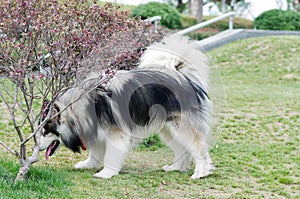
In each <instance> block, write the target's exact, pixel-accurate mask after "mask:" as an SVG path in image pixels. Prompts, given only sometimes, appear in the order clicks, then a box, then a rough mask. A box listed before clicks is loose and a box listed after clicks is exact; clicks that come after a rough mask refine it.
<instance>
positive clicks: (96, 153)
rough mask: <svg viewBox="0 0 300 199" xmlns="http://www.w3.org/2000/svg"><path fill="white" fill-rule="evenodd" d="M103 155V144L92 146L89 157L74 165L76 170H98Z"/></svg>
mask: <svg viewBox="0 0 300 199" xmlns="http://www.w3.org/2000/svg"><path fill="white" fill-rule="evenodd" d="M104 153H105V143H104V142H99V143H98V144H95V145H93V146H92V147H91V148H90V149H89V157H88V158H87V159H86V160H84V161H80V162H78V163H77V164H76V165H75V168H76V169H94V168H99V167H100V164H101V163H102V162H103V159H104Z"/></svg>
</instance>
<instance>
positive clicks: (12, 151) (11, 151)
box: [0, 140, 19, 157]
mask: <svg viewBox="0 0 300 199" xmlns="http://www.w3.org/2000/svg"><path fill="white" fill-rule="evenodd" d="M0 145H2V146H3V147H4V148H5V149H6V150H7V151H9V152H10V153H12V154H13V155H15V156H17V157H18V156H19V153H18V152H17V151H14V150H12V149H11V148H10V147H9V146H7V145H6V144H4V142H2V141H1V140H0Z"/></svg>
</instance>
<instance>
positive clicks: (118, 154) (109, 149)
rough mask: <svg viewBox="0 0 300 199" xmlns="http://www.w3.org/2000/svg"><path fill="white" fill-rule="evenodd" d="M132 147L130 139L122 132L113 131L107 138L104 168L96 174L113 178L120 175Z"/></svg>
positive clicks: (96, 175)
mask: <svg viewBox="0 0 300 199" xmlns="http://www.w3.org/2000/svg"><path fill="white" fill-rule="evenodd" d="M129 148H130V139H129V138H128V137H127V136H125V135H123V134H122V132H117V133H115V132H114V133H113V134H112V135H110V136H109V137H108V139H107V140H106V150H105V156H104V168H103V169H102V170H101V171H100V172H99V173H96V174H95V177H97V178H111V177H112V176H115V175H118V174H119V171H120V170H121V167H122V165H123V162H124V160H125V158H126V156H127V153H128V150H129Z"/></svg>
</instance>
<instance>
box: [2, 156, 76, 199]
mask: <svg viewBox="0 0 300 199" xmlns="http://www.w3.org/2000/svg"><path fill="white" fill-rule="evenodd" d="M18 170H19V164H18V163H16V162H15V161H12V160H8V159H5V158H0V190H1V192H0V198H57V197H60V198H68V197H69V196H70V190H71V182H69V181H67V180H66V179H67V178H66V176H67V173H66V171H61V170H56V169H53V168H43V167H34V166H33V167H31V170H30V172H29V175H28V178H27V180H26V181H24V182H18V183H17V184H16V185H14V179H15V177H16V175H17V172H18Z"/></svg>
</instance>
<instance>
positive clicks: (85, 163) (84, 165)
mask: <svg viewBox="0 0 300 199" xmlns="http://www.w3.org/2000/svg"><path fill="white" fill-rule="evenodd" d="M98 167H99V165H98V164H96V163H93V162H90V161H86V160H84V161H80V162H78V163H77V164H76V165H75V169H95V168H98Z"/></svg>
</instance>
